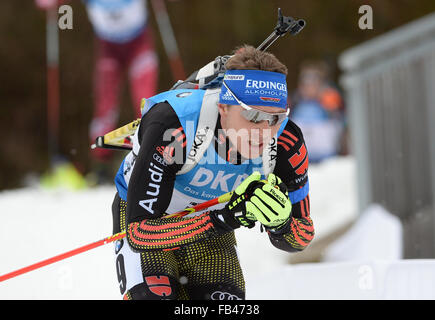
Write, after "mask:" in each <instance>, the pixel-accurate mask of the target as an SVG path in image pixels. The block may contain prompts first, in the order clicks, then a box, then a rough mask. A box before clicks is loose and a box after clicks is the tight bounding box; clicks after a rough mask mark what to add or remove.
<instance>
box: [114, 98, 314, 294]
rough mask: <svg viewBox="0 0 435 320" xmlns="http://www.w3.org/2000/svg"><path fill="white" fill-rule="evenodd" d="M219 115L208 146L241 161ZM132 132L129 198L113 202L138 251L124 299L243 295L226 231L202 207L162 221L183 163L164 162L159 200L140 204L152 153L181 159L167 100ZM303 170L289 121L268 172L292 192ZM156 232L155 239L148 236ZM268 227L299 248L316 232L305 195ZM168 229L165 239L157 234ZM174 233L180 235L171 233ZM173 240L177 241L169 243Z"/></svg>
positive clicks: (304, 161) (282, 243)
mask: <svg viewBox="0 0 435 320" xmlns="http://www.w3.org/2000/svg"><path fill="white" fill-rule="evenodd" d="M219 120H220V119H218V121H217V126H216V131H215V139H214V142H212V143H214V146H215V149H216V151H217V153H218V154H219V156H221V157H222V158H224V159H225V160H226V161H227V162H229V163H232V164H236V165H237V164H240V163H241V162H242V161H243V159H242V157H241V156H240V154H239V153H238V152H237V151H233V150H232V148H231V143H230V142H229V141H228V139H227V138H226V137H224V136H222V134H221V132H222V131H221V130H219V129H220V128H221V127H220V121H219ZM166 130H173V136H174V139H173V141H167V139H163V133H164V132H165V131H166ZM138 134H139V136H138V139H139V143H140V149H139V154H138V155H137V158H136V160H135V165H134V169H133V172H132V174H131V178H130V181H129V185H128V193H127V202H125V201H123V200H122V199H120V198H119V196H118V195H116V197H115V200H114V203H113V217H114V230H113V231H114V233H118V232H120V231H124V230H127V239H128V243H129V245H130V247H131V248H132V249H133V250H134V251H136V252H138V254H140V264H141V272H142V275H143V279H144V281H143V282H142V283H139V284H137V285H135V286H134V287H132V288H130V289H129V290H127V291H126V292H125V290H124V292H123V290H122V285H121V292H122V294H124V298H125V299H216V298H222V297H224V298H228V299H244V298H245V285H244V279H243V275H242V270H241V268H240V264H239V261H238V258H237V253H236V249H235V246H236V239H235V235H234V231H232V229H230V228H228V227H227V226H225V225H224V224H222V223H220V221H216V220H213V219H210V215H209V214H208V213H207V212H206V213H204V214H201V215H200V216H198V217H194V218H189V219H186V218H168V219H164V218H162V217H163V216H165V211H166V209H167V207H168V204H169V202H170V200H171V196H172V193H173V188H174V181H175V178H176V173H177V171H178V170H180V169H181V167H182V165H183V162H180V161H175V162H173V163H172V164H169V163H167V165H166V166H162V169H163V172H162V181H161V183H160V191H159V194H158V197H157V201H156V202H155V203H153V210H154V214H153V215H150V214H149V213H148V212H147V211H146V210H144V208H143V207H141V206H140V205H139V202H140V200H141V199H142V197H143V193H144V190H145V188H146V186H148V184H149V183H151V182H152V181H150V174H149V169H150V168H149V164H150V163H151V162H152V160H153V159H152V157H153V154H155V152H156V150H157V151H159V153H160V155H162V158H165V159H168V158H171V157H172V158H174V157H175V156H176V155H175V154H174V151H175V150H178V152H179V153H180V150H182V153H183V155H182V159H183V160H185V159H186V150H185V145H186V143H185V135H184V134H183V132H182V127H181V124H180V122H179V120H178V117H177V115H176V113H175V111H174V110H173V109H172V107H171V106H170V105H169V104H168V103H167V102H164V103H160V104H159V105H156V106H154V107H153V108H151V110H150V111H148V112H147V113H146V115H145V116H144V117H143V119H142V121H141V125H140V128H139V133H138ZM174 143H178V144H179V148H173V147H171V146H173V145H174ZM171 144H172V145H171ZM168 150H169V155H168V154H167V152H168ZM164 151H166V153H165V152H164ZM178 156H181V155H180V154H178ZM307 169H308V155H307V151H306V147H305V144H304V140H303V136H302V133H301V131H300V129H299V128H298V127H297V126H296V124H294V123H293V122H292V121H291V120H289V121H288V123H287V125H286V126H285V129H284V130H283V132H282V134H281V135H280V136H279V137H278V141H277V155H276V165H275V168H274V171H273V172H274V173H275V174H276V175H277V176H279V177H280V178H281V179H282V180H283V182H284V183H285V184H286V186H287V188H288V191H289V192H290V191H294V190H297V189H299V188H302V187H303V186H304V185H305V183H307V180H308V177H307ZM156 230H158V234H157V238H156V234H155V233H154V232H156ZM184 231H185V232H184ZM266 231H267V232H268V235H269V238H270V241H271V243H272V244H273V245H274V246H275V247H277V248H279V249H281V250H285V251H288V252H296V251H300V250H303V249H304V248H305V247H306V246H307V245H308V244H309V243H310V241H311V240H312V238H313V237H314V227H313V223H312V220H311V218H310V202H309V196H306V197H305V198H304V199H302V200H301V201H299V202H298V203H293V204H292V212H291V219H290V220H289V221H288V223H286V224H285V225H284V226H283V227H281V228H280V229H279V230H272V229H268V228H266ZM166 234H167V235H168V238H167V239H165V238H163V239H162V238H161V237H160V236H162V235H166ZM173 234H178V236H171V235H173ZM174 239H175V240H176V243H177V245H176V246H174V245H173V243H174V241H175V240H174ZM117 263H118V262H117ZM121 267H122V266H121ZM117 268H118V277H120V274H119V273H120V266H119V265H117ZM121 271H122V270H121Z"/></svg>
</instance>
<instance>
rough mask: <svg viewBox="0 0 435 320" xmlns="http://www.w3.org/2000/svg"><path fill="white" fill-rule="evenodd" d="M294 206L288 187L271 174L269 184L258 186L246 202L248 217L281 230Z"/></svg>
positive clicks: (268, 178)
mask: <svg viewBox="0 0 435 320" xmlns="http://www.w3.org/2000/svg"><path fill="white" fill-rule="evenodd" d="M291 211H292V204H291V202H290V199H289V198H288V192H287V187H286V186H285V184H284V183H283V182H282V181H281V179H280V178H279V177H278V176H276V175H275V174H273V173H271V174H269V175H268V177H267V183H264V184H263V185H259V186H257V188H255V190H254V192H253V195H252V196H251V197H250V199H249V201H247V202H246V217H247V218H248V219H250V220H258V221H259V222H260V223H261V224H263V225H264V226H266V227H269V228H277V229H278V228H279V227H281V226H282V225H284V224H285V223H286V222H287V221H288V220H289V219H290V213H291Z"/></svg>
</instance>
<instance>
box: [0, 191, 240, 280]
mask: <svg viewBox="0 0 435 320" xmlns="http://www.w3.org/2000/svg"><path fill="white" fill-rule="evenodd" d="M232 194H233V192H228V193H225V194H223V195H221V196H219V197H217V198H214V199H211V200H208V201H206V202H203V203H200V204H197V205H195V206H193V207H190V208H186V209H184V210H181V211H179V212H176V213H173V214H170V215H167V216H164V217H163V218H174V217H183V216H185V215H187V214H190V213H193V212H197V211H201V210H204V209H206V208H208V207H211V206H214V205H216V204H219V203H225V202H228V201H229V200H230V198H231V196H232ZM125 235H126V232H125V231H123V232H119V233H116V234H114V235H111V236H109V237H106V238H104V239H101V240H99V241H96V242H93V243H90V244H87V245H84V246H81V247H79V248H77V249H74V250H70V251H68V252H65V253H62V254H59V255H57V256H54V257H52V258H49V259H46V260H43V261H40V262H37V263H34V264H32V265H29V266H27V267H24V268H21V269H18V270H15V271H12V272H10V273H7V274H4V275H2V276H0V282H3V281H5V280H8V279H11V278H15V277H17V276H19V275H22V274H25V273H28V272H30V271H33V270H36V269H39V268H42V267H45V266H47V265H50V264H53V263H55V262H58V261H61V260H64V259H66V258H70V257H72V256H75V255H78V254H80V253H83V252H86V251H89V250H91V249H94V248H97V247H100V246H103V245H105V244H107V243H111V242H114V241H116V240H119V239H122V238H124V237H125Z"/></svg>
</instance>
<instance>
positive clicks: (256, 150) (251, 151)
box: [240, 144, 263, 159]
mask: <svg viewBox="0 0 435 320" xmlns="http://www.w3.org/2000/svg"><path fill="white" fill-rule="evenodd" d="M247 149H248V150H242V152H240V154H241V155H242V157H243V158H245V159H255V158H258V157H259V156H261V155H262V154H263V144H259V145H251V144H249V148H247Z"/></svg>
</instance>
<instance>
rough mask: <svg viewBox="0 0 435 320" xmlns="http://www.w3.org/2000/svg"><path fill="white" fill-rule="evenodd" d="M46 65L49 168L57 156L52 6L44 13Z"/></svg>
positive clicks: (56, 66) (56, 70) (56, 78)
mask: <svg viewBox="0 0 435 320" xmlns="http://www.w3.org/2000/svg"><path fill="white" fill-rule="evenodd" d="M46 16H47V18H46V51H47V55H46V59H47V61H46V63H47V121H48V147H49V153H50V155H49V156H50V161H51V167H52V168H53V165H54V163H53V162H54V161H55V159H56V157H57V156H58V152H59V150H58V149H59V146H58V143H59V142H58V139H59V112H60V110H59V108H60V102H59V35H58V29H57V28H58V25H57V6H56V5H53V6H52V7H50V8H48V9H47V13H46Z"/></svg>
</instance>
